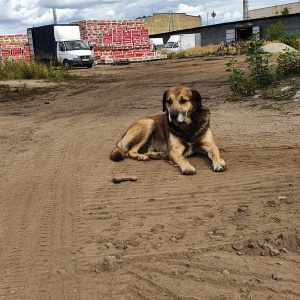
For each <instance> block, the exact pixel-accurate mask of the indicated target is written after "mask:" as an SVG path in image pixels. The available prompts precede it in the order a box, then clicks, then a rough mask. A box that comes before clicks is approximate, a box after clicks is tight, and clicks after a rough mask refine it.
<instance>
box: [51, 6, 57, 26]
mask: <svg viewBox="0 0 300 300" xmlns="http://www.w3.org/2000/svg"><path fill="white" fill-rule="evenodd" d="M52 12H53V20H54V24H57V14H56V7H52Z"/></svg>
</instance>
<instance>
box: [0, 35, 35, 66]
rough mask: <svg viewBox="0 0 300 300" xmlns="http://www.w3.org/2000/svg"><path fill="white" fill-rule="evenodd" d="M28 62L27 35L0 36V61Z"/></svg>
mask: <svg viewBox="0 0 300 300" xmlns="http://www.w3.org/2000/svg"><path fill="white" fill-rule="evenodd" d="M6 59H7V60H11V61H21V60H29V59H30V52H29V46H28V40H27V34H11V35H8V34H7V35H0V60H6Z"/></svg>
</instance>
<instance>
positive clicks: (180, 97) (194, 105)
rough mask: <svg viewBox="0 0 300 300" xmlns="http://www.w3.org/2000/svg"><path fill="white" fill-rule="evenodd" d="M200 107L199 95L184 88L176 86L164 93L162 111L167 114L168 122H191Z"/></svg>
mask: <svg viewBox="0 0 300 300" xmlns="http://www.w3.org/2000/svg"><path fill="white" fill-rule="evenodd" d="M201 107H202V104H201V96H200V93H199V92H198V91H196V90H194V89H191V88H189V87H186V86H177V87H174V88H171V89H170V90H168V91H166V92H164V95H163V111H164V112H165V111H166V113H167V114H168V120H169V122H173V123H186V124H190V123H191V122H192V117H193V116H194V115H196V114H198V113H199V111H200V109H201Z"/></svg>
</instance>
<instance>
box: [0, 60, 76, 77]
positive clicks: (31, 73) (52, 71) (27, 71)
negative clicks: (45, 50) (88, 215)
mask: <svg viewBox="0 0 300 300" xmlns="http://www.w3.org/2000/svg"><path fill="white" fill-rule="evenodd" d="M75 78H78V76H76V75H72V74H70V73H69V72H68V70H67V69H65V68H55V67H53V66H51V65H47V64H42V63H36V62H34V61H25V60H24V61H20V62H14V61H9V60H4V61H2V62H0V80H16V79H19V80H22V79H41V80H45V81H61V80H70V79H75Z"/></svg>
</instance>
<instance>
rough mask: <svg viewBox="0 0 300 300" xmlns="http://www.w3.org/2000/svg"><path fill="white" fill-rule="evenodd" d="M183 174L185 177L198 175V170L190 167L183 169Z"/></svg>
mask: <svg viewBox="0 0 300 300" xmlns="http://www.w3.org/2000/svg"><path fill="white" fill-rule="evenodd" d="M181 172H182V174H183V175H194V174H195V173H196V169H195V168H194V167H193V166H191V165H188V166H185V167H184V168H182V169H181Z"/></svg>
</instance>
